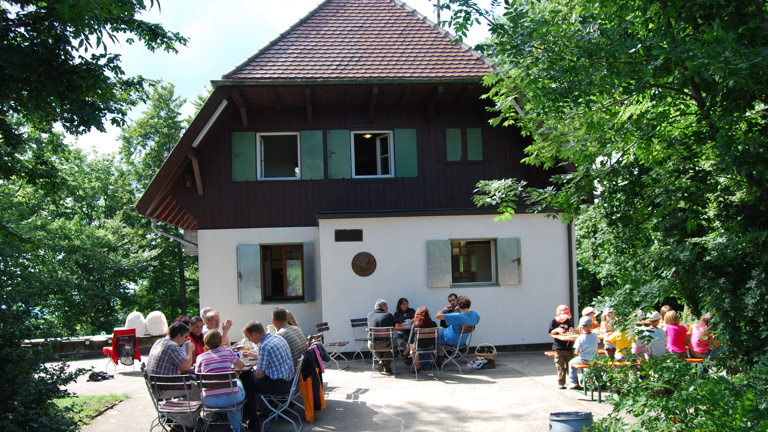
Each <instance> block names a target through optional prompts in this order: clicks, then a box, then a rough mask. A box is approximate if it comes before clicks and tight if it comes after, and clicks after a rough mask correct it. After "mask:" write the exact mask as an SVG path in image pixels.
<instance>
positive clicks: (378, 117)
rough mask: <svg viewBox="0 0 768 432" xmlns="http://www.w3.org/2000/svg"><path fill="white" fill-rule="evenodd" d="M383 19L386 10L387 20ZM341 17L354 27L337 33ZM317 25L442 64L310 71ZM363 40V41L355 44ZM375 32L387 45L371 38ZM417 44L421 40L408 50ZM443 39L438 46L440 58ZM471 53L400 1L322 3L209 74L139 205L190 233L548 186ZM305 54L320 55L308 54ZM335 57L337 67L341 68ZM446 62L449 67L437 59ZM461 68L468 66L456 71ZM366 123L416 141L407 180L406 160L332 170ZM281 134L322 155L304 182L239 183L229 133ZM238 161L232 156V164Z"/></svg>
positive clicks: (420, 206)
mask: <svg viewBox="0 0 768 432" xmlns="http://www.w3.org/2000/svg"><path fill="white" fill-rule="evenodd" d="M366 8H368V10H369V12H372V13H373V15H375V16H376V17H377V20H374V22H378V21H383V22H385V24H386V25H384V26H381V27H376V29H374V30H372V31H373V33H372V36H371V37H367V36H366V32H365V31H363V30H361V23H360V16H363V15H365V13H366ZM329 11H331V12H333V13H332V14H330V15H329V16H330V18H329V16H326V15H327V14H328V13H329ZM342 12H343V13H342ZM324 14H326V15H324ZM361 14H362V15H361ZM376 14H378V15H376ZM381 14H384V15H381ZM387 14H391V15H392V16H391V17H389V18H386V16H388V15H387ZM333 17H337V18H338V17H341V18H345V17H346V18H345V19H346V21H344V20H343V19H341V18H339V19H341V21H343V22H338V21H337V22H332V23H330V24H328V23H327V22H328V21H329V20H330V21H333V19H335V18H333ZM318 18H320V19H318ZM332 18H333V19H332ZM368 24H369V26H370V25H372V22H368ZM377 25H378V24H377ZM387 25H388V27H387ZM345 26H346V27H348V29H349V30H350V35H349V37H346V38H344V37H343V36H344V33H343V30H344V28H345ZM362 27H364V26H362ZM386 28H390V29H392V31H393V32H395V33H396V32H400V33H403V32H405V33H406V34H407V35H410V36H409V37H411V38H412V39H413V43H410V42H411V41H410V40H408V39H407V38H406V39H402V36H400V37H401V42H400V44H401V45H402V46H403V47H404V48H403V50H402V52H400V53H399V54H398V52H397V50H396V49H395V47H396V45H393V43H392V40H391V38H389V37H388V36H387V34H386V33H385V30H386ZM307 29H311V31H308V30H307ZM318 32H319V33H320V34H326V33H329V32H330V34H338V33H339V32H342V33H341V35H342V36H341V37H339V38H337V39H334V40H335V41H336V42H335V43H336V44H338V45H337V46H336V50H337V51H338V52H339V53H342V54H343V53H345V52H346V53H350V52H352V53H358V54H359V53H361V52H363V51H365V50H367V51H371V52H375V50H376V49H377V47H379V49H383V48H381V47H382V46H384V45H386V46H387V47H388V48H386V49H387V50H389V51H391V52H390V53H389V54H387V53H384V54H387V55H388V56H389V57H390V58H391V60H390V61H395V62H396V61H398V60H397V59H398V56H400V57H401V59H400V61H406V59H411V58H416V57H419V55H420V54H421V56H422V57H424V58H427V59H428V61H426V62H424V61H423V59H419V61H420V62H421V63H422V64H429V65H432V66H435V65H438V66H440V65H442V66H443V67H442V70H444V71H446V72H444V73H442V76H441V72H440V70H441V67H432V68H431V69H429V70H423V71H422V73H423V74H424V77H423V78H422V79H419V78H417V77H415V76H400V75H398V73H400V72H396V71H397V70H407V69H408V68H407V67H406V68H403V67H399V68H397V67H396V68H393V69H392V70H390V72H389V75H381V74H380V75H377V76H373V75H372V76H367V77H366V76H362V77H355V76H353V75H355V74H358V75H360V74H363V75H364V74H365V73H368V72H366V71H370V70H372V69H371V63H370V62H371V61H372V60H371V58H372V57H370V56H368V57H365V59H363V60H360V61H359V64H357V66H359V68H358V70H357V72H355V71H354V69H355V66H356V64H355V63H354V62H352V63H350V62H349V61H347V60H345V59H348V58H349V57H348V56H347V57H345V56H344V55H339V56H338V58H336V57H334V58H331V59H329V60H328V62H327V64H326V65H325V66H324V67H325V68H328V69H333V68H336V69H337V70H338V72H337V73H336V74H332V73H331V74H328V73H326V72H327V71H322V73H316V75H317V76H314V77H308V76H304V75H302V74H301V73H300V72H299V71H298V70H296V69H295V68H294V66H296V65H295V64H293V62H295V58H296V56H297V55H298V54H297V53H304V54H306V53H307V50H308V49H309V48H311V45H309V48H307V45H306V44H312V43H315V42H316V34H317V33H318ZM345 40H347V41H348V42H349V44H347V45H345V44H344V41H345ZM366 40H368V41H369V44H368V46H367V47H365V46H363V45H361V44H363V43H364V41H366ZM286 41H287V42H286ZM377 41H383V42H381V43H379V44H378V45H377V44H376V43H377ZM288 42H290V43H288ZM441 44H442V45H441ZM414 46H417V47H419V49H418V50H417V51H412V50H411V48H412V47H414ZM438 48H440V49H438ZM442 48H445V50H447V51H446V52H445V53H443V54H442V55H438V56H437V59H435V57H434V54H435V53H441V52H442V51H441V49H442ZM466 48H467V47H462V46H460V45H459V46H457V45H453V44H451V41H450V38H449V36H447V35H446V34H445V32H444V31H439V30H438V29H436V28H435V26H434V25H433V24H432V23H430V22H428V21H427V20H425V19H423V17H421V18H419V15H418V14H416V13H415V12H413V11H412V10H408V9H406V8H404V7H403V6H402V4H400V3H399V2H392V1H389V0H329V1H327V2H325V3H323V4H322V5H321V6H319V7H318V9H316V10H315V11H313V12H312V13H311V14H310V15H309V16H308V17H307V18H305V19H304V20H302V21H301V22H300V23H299V24H297V25H296V26H294V27H293V28H292V29H291V30H290V31H289V32H286V33H285V34H284V36H281V37H280V38H278V39H277V40H276V41H273V42H272V43H271V44H270V45H268V46H267V47H265V49H263V50H261V51H260V52H259V53H257V55H256V56H254V57H252V58H251V59H248V60H247V61H246V62H244V63H243V64H242V65H240V66H239V67H238V68H236V69H235V70H233V71H232V72H230V73H229V74H227V75H225V77H224V79H222V80H220V81H217V82H215V83H214V84H215V91H214V92H213V94H212V95H211V97H210V98H209V100H208V101H207V102H206V104H205V106H204V107H203V109H202V110H201V111H200V113H199V114H198V116H197V117H196V118H195V120H194V121H193V122H192V124H191V125H190V127H189V129H188V130H187V131H186V132H185V134H184V136H183V137H182V139H181V140H180V141H179V143H178V144H177V146H176V148H175V149H174V151H173V152H172V154H171V155H170V157H169V158H168V160H167V161H166V163H165V164H164V165H163V167H162V168H161V170H160V172H159V173H158V174H157V176H156V178H155V179H154V180H153V182H152V183H151V185H150V186H149V187H148V188H147V191H146V192H145V194H144V195H143V196H142V198H141V200H140V201H139V202H138V204H137V206H136V208H137V211H138V212H139V213H140V214H142V215H145V216H147V217H150V218H154V219H158V220H161V221H164V222H167V223H170V224H173V225H175V226H179V227H182V228H184V229H189V230H195V229H221V228H253V227H292V226H312V225H315V224H316V215H317V214H318V213H323V214H328V213H348V212H354V213H357V214H360V213H368V214H377V213H382V212H386V213H389V212H410V213H413V212H425V213H429V212H435V211H439V212H444V213H466V212H477V211H478V210H477V209H476V208H475V207H474V205H473V204H472V201H471V198H472V191H473V190H474V188H475V184H476V183H477V181H479V180H482V179H495V178H505V177H516V178H522V179H527V180H529V182H530V183H531V184H532V185H540V186H542V185H544V184H545V183H544V181H545V179H546V178H547V176H544V175H538V176H537V175H536V173H535V172H534V171H533V170H532V168H531V167H528V166H525V165H522V164H521V163H520V160H521V159H522V158H523V157H524V155H523V148H524V147H525V146H526V144H527V142H526V141H525V139H523V138H522V137H521V136H520V134H519V131H517V130H516V129H515V128H492V127H490V126H489V125H488V120H489V114H488V111H487V108H488V107H487V103H488V102H487V101H486V100H484V99H481V96H482V94H483V93H484V90H483V87H482V85H481V77H482V76H483V75H484V74H486V73H488V72H490V71H491V70H492V69H491V67H490V66H489V64H488V62H487V61H486V60H484V59H482V58H481V57H479V56H478V55H477V53H474V52H471V51H470V50H467V49H466ZM321 51H322V50H321ZM278 54H279V55H278ZM387 55H383V56H382V57H386V56H387ZM280 56H283V57H285V59H284V60H285V61H283V62H282V63H281V64H282V66H281V67H282V70H281V71H280V73H278V74H275V71H274V69H269V68H267V69H269V70H268V71H267V72H264V73H263V74H262V75H259V73H260V72H258V71H259V68H258V67H256V66H255V65H258V64H260V62H262V61H263V59H264V58H267V57H268V58H269V59H270V62H269V64H276V63H280V61H281V60H280V59H281V57H280ZM318 58H320V57H318ZM352 58H354V56H353V57H352ZM359 58H361V59H362V58H363V57H359ZM311 61H319V60H317V59H314V60H313V59H305V62H307V63H308V62H311ZM345 61H346V62H347V63H344V62H345ZM334 62H335V63H334ZM339 62H341V63H339ZM342 63H344V65H345V68H341V69H339V68H340V65H341V64H342ZM417 63H418V62H417ZM450 64H455V67H453V68H448V67H445V66H446V65H450ZM297 67H299V66H297ZM314 67H315V68H317V67H321V66H318V65H317V64H316V65H314ZM414 67H415V66H414ZM462 68H463V69H462ZM310 69H311V68H309V69H307V70H310ZM456 70H464V72H462V73H460V74H453V72H452V71H456ZM350 71H351V72H350ZM377 73H378V72H377ZM270 74H273V75H270ZM406 75H407V73H406ZM366 130H376V131H392V132H393V134H394V136H398V134H399V136H402V137H405V136H407V137H412V141H413V142H412V143H410V144H412V148H409V149H407V153H408V160H407V161H404V162H407V163H408V164H409V165H412V166H409V168H408V172H407V175H406V176H401V175H399V174H402V172H403V171H401V167H396V174H398V175H396V176H393V177H391V178H348V176H347V177H344V176H343V175H341V176H340V175H337V173H336V172H335V171H334V170H336V168H337V167H338V163H339V159H338V152H336V151H335V150H344V149H343V148H340V147H338V146H339V145H342V146H343V145H344V143H343V140H342V141H339V139H340V138H339V137H343V136H344V133H347V134H349V132H350V131H366ZM281 132H285V133H297V134H300V135H301V136H302V137H311V139H312V142H313V145H314V151H315V152H316V154H317V157H316V158H315V159H314V164H315V165H314V166H313V169H314V174H313V175H312V176H308V177H305V178H302V179H301V180H256V179H248V180H244V181H240V180H243V179H239V178H237V176H236V175H235V172H234V171H233V146H234V145H235V144H233V137H235V138H234V139H235V141H238V140H239V139H241V138H242V137H243V136H245V137H250V136H255V134H258V133H281ZM308 139H309V138H308ZM409 139H411V138H409ZM340 142H341V144H339V143H340ZM395 144H396V145H397V144H400V142H398V143H395ZM410 144H409V145H410ZM253 145H254V146H255V143H254V144H253ZM245 148H247V149H248V153H249V154H248V155H246V156H247V157H253V154H254V152H256V151H257V149H256V148H255V147H254V148H252V149H251V148H249V146H248V145H245ZM342 153H343V152H342ZM403 154H404V153H402V152H400V153H397V154H395V155H394V156H395V157H398V156H400V157H403ZM239 157H240V155H239V154H236V155H235V159H236V160H237V159H238V158H239ZM334 157H336V159H333V158H334ZM250 163H251V162H250V161H247V163H246V165H247V164H250ZM252 163H256V162H255V160H254V161H253V162H252ZM344 163H349V161H346V162H344ZM234 169H237V168H234ZM302 169H303V168H302Z"/></svg>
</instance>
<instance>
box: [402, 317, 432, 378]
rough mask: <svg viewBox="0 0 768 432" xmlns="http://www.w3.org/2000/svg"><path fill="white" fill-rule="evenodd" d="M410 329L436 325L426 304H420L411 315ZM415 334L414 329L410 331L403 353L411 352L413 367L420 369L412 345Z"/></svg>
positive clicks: (417, 356) (417, 354)
mask: <svg viewBox="0 0 768 432" xmlns="http://www.w3.org/2000/svg"><path fill="white" fill-rule="evenodd" d="M411 323H412V325H411V330H415V329H417V328H424V329H426V328H433V327H437V323H435V322H434V321H432V318H431V317H430V316H429V309H427V307H426V306H420V307H419V309H418V310H417V311H416V313H415V314H414V317H413V321H411ZM415 334H416V332H415V331H411V335H410V337H409V338H408V344H407V345H406V348H405V349H406V351H405V355H406V357H407V356H408V354H409V353H413V354H412V356H413V367H414V369H420V367H419V366H420V365H419V353H418V352H416V351H415V348H414V346H413V337H414V335H415Z"/></svg>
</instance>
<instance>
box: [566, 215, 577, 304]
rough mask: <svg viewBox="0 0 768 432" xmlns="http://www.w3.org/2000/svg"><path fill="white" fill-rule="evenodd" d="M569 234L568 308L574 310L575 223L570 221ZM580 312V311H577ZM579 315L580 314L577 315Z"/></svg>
mask: <svg viewBox="0 0 768 432" xmlns="http://www.w3.org/2000/svg"><path fill="white" fill-rule="evenodd" d="M566 226H567V231H566V232H567V235H568V308H569V309H570V310H574V309H573V307H574V304H573V302H574V298H573V291H574V282H575V281H574V278H573V271H574V269H573V225H572V224H571V223H570V222H568V224H567V225H566ZM577 312H578V311H577ZM577 316H578V315H577Z"/></svg>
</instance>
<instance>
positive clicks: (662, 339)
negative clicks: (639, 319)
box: [632, 311, 667, 359]
mask: <svg viewBox="0 0 768 432" xmlns="http://www.w3.org/2000/svg"><path fill="white" fill-rule="evenodd" d="M660 321H661V314H659V313H658V312H656V311H653V312H651V313H649V314H648V323H649V324H650V325H651V327H650V328H646V329H645V330H643V331H641V333H640V335H639V336H638V337H637V339H636V340H635V341H634V342H632V354H641V353H644V354H645V358H646V359H648V358H649V357H661V356H662V355H664V354H666V353H667V334H666V333H664V330H663V329H660V328H659V322H660Z"/></svg>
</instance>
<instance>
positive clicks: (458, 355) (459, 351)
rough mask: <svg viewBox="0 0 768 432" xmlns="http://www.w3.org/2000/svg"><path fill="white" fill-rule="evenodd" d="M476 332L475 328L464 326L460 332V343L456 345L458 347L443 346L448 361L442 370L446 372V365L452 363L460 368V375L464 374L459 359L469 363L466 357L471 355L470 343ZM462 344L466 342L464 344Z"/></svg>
mask: <svg viewBox="0 0 768 432" xmlns="http://www.w3.org/2000/svg"><path fill="white" fill-rule="evenodd" d="M474 331H475V326H473V325H462V326H461V330H460V331H459V333H460V335H459V342H458V343H457V344H456V346H452V345H441V347H442V348H443V352H445V356H446V359H445V360H444V361H443V365H442V366H441V368H440V370H441V371H444V370H445V365H446V364H448V362H452V363H453V364H455V365H456V367H458V368H459V373H460V374H463V373H464V372H463V370H462V369H461V365H460V364H459V362H458V361H457V359H461V360H462V361H465V362H469V359H468V358H467V357H466V355H467V354H468V353H469V343H470V342H471V340H472V333H473V332H474ZM465 335H469V336H467V338H466V339H464V336H465ZM462 342H464V343H463V344H462Z"/></svg>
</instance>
